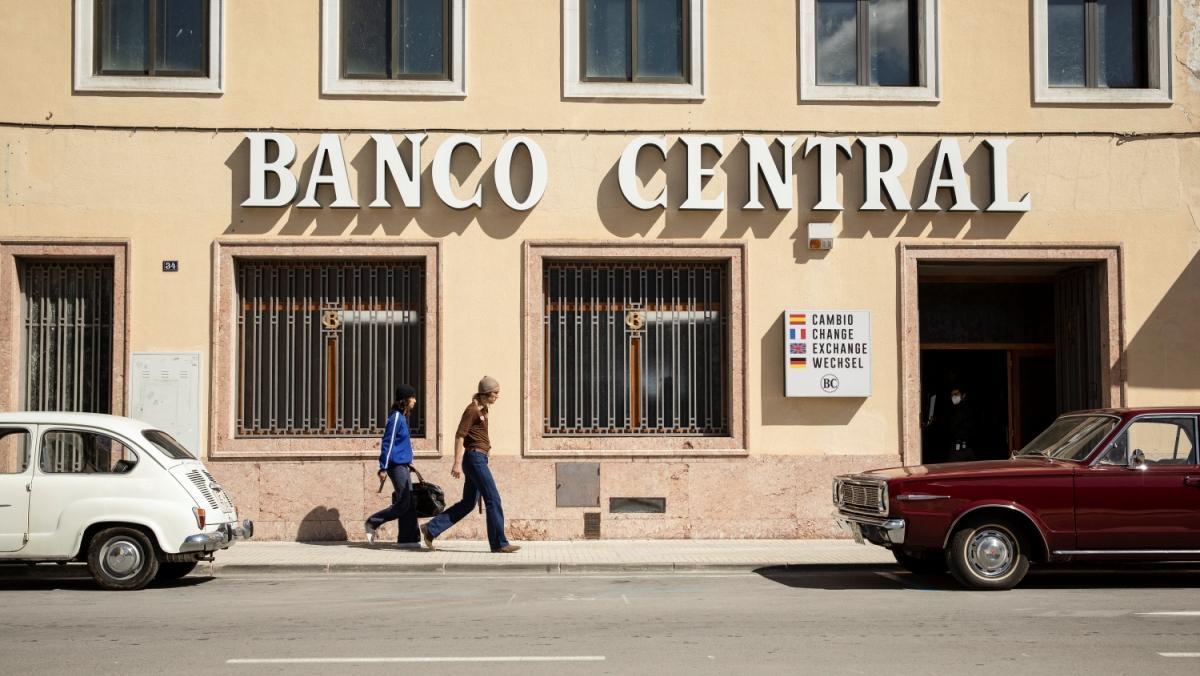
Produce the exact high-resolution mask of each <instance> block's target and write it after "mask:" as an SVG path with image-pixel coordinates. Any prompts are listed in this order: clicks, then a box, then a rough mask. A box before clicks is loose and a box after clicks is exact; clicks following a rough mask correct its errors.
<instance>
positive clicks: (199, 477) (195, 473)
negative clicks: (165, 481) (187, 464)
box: [187, 469, 221, 509]
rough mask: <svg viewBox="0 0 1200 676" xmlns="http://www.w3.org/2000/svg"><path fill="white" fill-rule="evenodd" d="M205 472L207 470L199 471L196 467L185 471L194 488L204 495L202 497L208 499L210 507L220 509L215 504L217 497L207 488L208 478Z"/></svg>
mask: <svg viewBox="0 0 1200 676" xmlns="http://www.w3.org/2000/svg"><path fill="white" fill-rule="evenodd" d="M207 474H208V472H201V471H200V470H198V469H194V470H192V471H190V472H188V473H187V478H188V480H189V481H191V482H192V484H193V485H195V486H196V490H198V491H200V494H201V495H203V496H204V499H205V500H207V501H208V504H209V506H210V507H212V508H213V509H220V508H221V506H220V505H219V504H217V499H216V498H215V497H213V494H212V491H211V490H209V488H208V482H209V481H210V479H209V478H208V477H207V476H206V475H207Z"/></svg>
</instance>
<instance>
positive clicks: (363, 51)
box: [342, 0, 391, 79]
mask: <svg viewBox="0 0 1200 676" xmlns="http://www.w3.org/2000/svg"><path fill="white" fill-rule="evenodd" d="M388 4H389V3H388V0H342V59H343V61H342V71H343V72H344V73H345V74H346V75H347V76H350V77H374V78H381V79H386V78H387V76H388V66H389V63H390V61H391V57H390V54H391V45H390V44H389V42H388V20H389V13H388Z"/></svg>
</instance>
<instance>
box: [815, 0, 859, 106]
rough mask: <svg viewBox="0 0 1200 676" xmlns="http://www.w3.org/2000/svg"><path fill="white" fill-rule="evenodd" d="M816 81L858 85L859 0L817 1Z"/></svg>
mask: <svg viewBox="0 0 1200 676" xmlns="http://www.w3.org/2000/svg"><path fill="white" fill-rule="evenodd" d="M817 84H823V85H847V84H849V85H852V84H858V2H857V0H817Z"/></svg>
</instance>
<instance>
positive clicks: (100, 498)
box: [0, 412, 254, 589]
mask: <svg viewBox="0 0 1200 676" xmlns="http://www.w3.org/2000/svg"><path fill="white" fill-rule="evenodd" d="M253 532H254V524H253V523H251V522H250V521H249V520H246V521H238V517H237V509H236V508H235V507H234V505H233V501H232V500H231V499H230V498H229V496H228V495H226V493H225V491H224V490H223V489H222V488H221V486H220V485H218V484H217V482H216V481H215V480H214V479H213V477H212V475H211V474H209V473H208V471H207V470H206V469H205V468H204V464H203V463H201V462H200V461H199V460H197V459H196V458H195V457H194V456H193V455H192V454H191V453H189V452H188V450H187V449H186V448H184V447H183V446H182V445H180V444H179V442H177V441H175V440H174V439H172V438H171V437H170V436H169V435H168V434H167V433H165V432H163V431H161V430H157V429H155V428H154V427H153V426H151V425H148V424H146V423H144V422H140V421H137V420H132V419H130V418H121V417H117V416H110V415H97V414H91V413H41V412H29V413H0V562H13V561H20V562H27V563H38V562H51V561H53V562H63V563H65V562H70V561H86V562H87V565H88V569H89V570H90V571H91V573H92V577H94V578H95V579H96V582H97V583H98V584H99V585H100V586H102V587H104V588H107V589H140V588H142V587H144V586H146V585H147V584H149V583H150V582H151V581H152V580H155V579H159V580H171V579H177V578H181V577H183V576H184V575H187V574H188V573H189V572H191V571H192V569H194V568H195V567H196V564H197V562H198V561H204V560H208V561H211V560H212V556H213V552H215V551H217V550H218V549H225V548H227V547H229V546H230V545H231V544H233V542H234V541H235V540H237V539H239V538H248V537H250V536H251V535H253Z"/></svg>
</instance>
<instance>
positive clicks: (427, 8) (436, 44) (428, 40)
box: [401, 0, 445, 75]
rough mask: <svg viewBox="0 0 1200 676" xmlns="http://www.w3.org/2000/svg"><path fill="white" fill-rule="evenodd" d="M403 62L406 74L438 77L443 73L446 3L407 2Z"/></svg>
mask: <svg viewBox="0 0 1200 676" xmlns="http://www.w3.org/2000/svg"><path fill="white" fill-rule="evenodd" d="M403 4H404V14H403V16H402V17H401V21H402V22H403V31H404V32H403V35H404V40H403V42H402V44H403V47H404V54H403V58H402V60H401V63H403V70H404V72H405V73H409V74H412V75H436V74H438V73H441V72H443V65H442V64H443V55H444V52H445V28H444V27H445V3H443V2H442V0H405V1H404V3H403Z"/></svg>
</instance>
